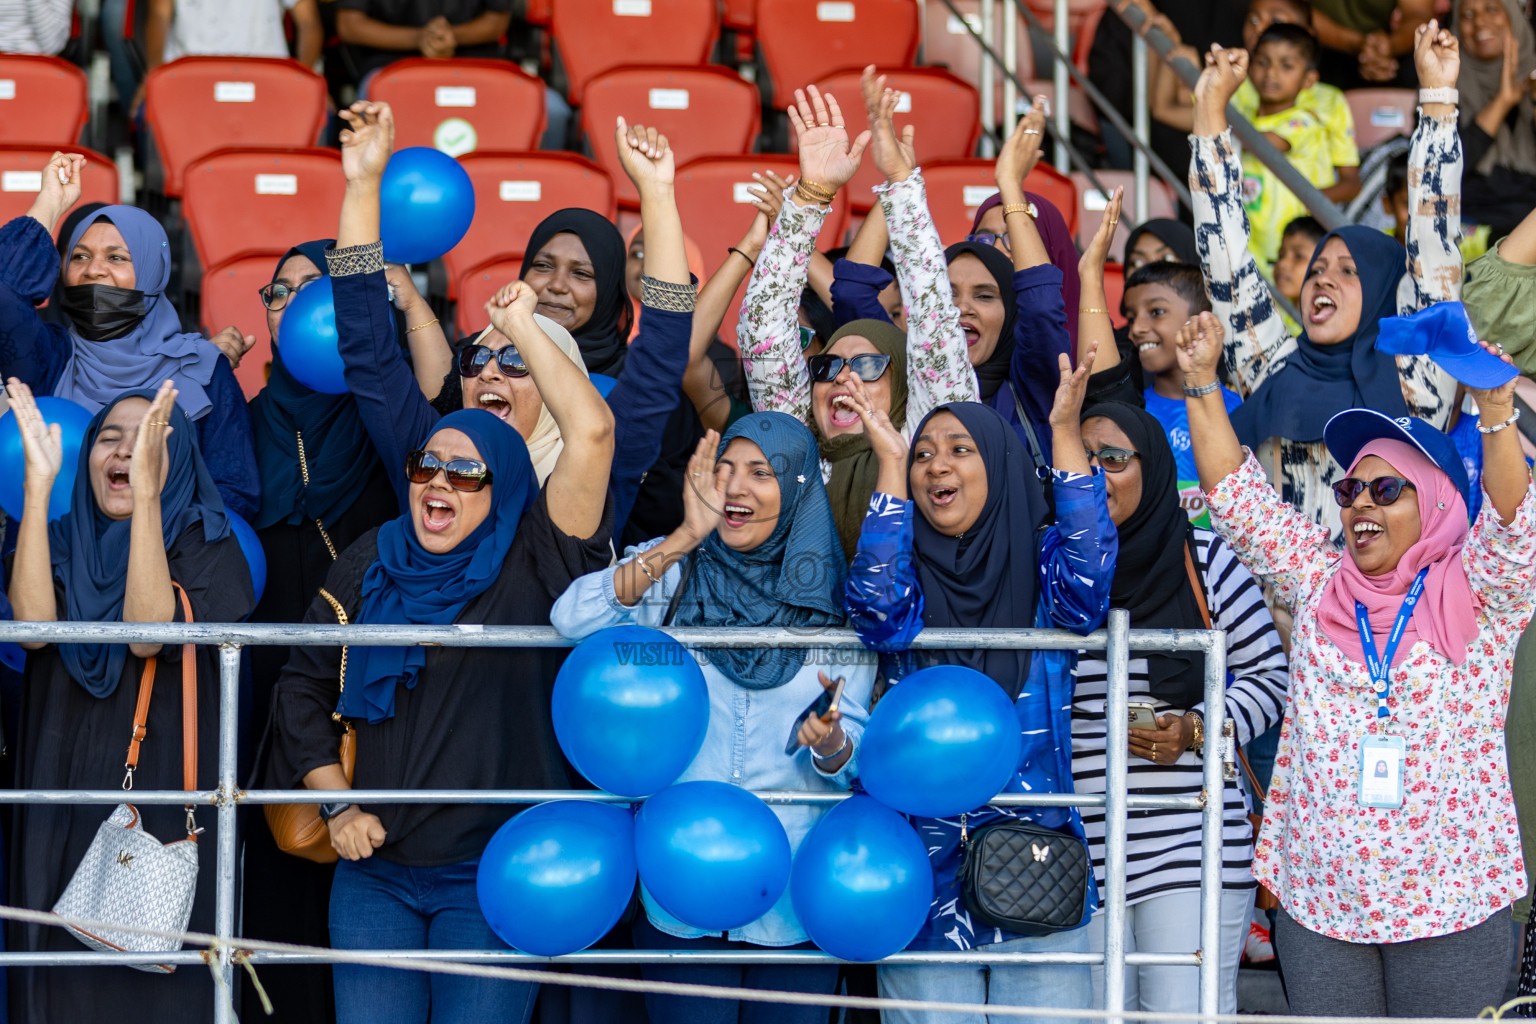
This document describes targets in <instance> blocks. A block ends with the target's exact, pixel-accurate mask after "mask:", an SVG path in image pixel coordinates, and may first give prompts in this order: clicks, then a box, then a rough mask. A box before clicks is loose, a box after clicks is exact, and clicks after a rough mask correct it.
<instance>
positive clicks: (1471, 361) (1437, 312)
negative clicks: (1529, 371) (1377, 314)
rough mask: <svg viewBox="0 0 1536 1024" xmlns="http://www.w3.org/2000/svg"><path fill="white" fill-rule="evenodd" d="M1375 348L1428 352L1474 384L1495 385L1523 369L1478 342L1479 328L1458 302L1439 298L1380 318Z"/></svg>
mask: <svg viewBox="0 0 1536 1024" xmlns="http://www.w3.org/2000/svg"><path fill="white" fill-rule="evenodd" d="M1376 350H1377V351H1378V352H1386V353H1387V354H1389V355H1394V356H1428V357H1429V358H1431V359H1433V360H1434V361H1435V363H1436V364H1438V365H1439V366H1440V367H1441V368H1442V369H1444V370H1445V372H1446V373H1449V374H1450V375H1451V376H1452V377H1455V378H1456V379H1457V380H1459V381H1461V382H1462V383H1463V384H1470V385H1471V386H1472V387H1474V388H1484V389H1487V388H1496V387H1499V386H1500V385H1503V384H1507V383H1509V382H1510V381H1511V380H1513V379H1514V378H1516V377H1518V376H1519V375H1520V371H1519V370H1518V369H1516V368H1515V367H1513V366H1511V365H1510V364H1509V363H1506V362H1505V361H1504V360H1502V359H1500V358H1499V357H1498V356H1496V355H1494V354H1493V353H1491V352H1489V351H1488V350H1487V349H1485V348H1483V346H1482V345H1480V344H1478V342H1477V332H1476V331H1475V330H1473V329H1472V321H1470V320H1468V319H1467V310H1466V307H1465V306H1463V305H1462V304H1461V303H1459V302H1437V303H1435V304H1434V305H1433V306H1429V307H1427V308H1425V309H1421V310H1419V311H1418V312H1417V313H1414V314H1413V315H1412V316H1390V317H1387V318H1386V319H1384V320H1382V321H1381V326H1380V331H1379V333H1378V334H1377V335H1376Z"/></svg>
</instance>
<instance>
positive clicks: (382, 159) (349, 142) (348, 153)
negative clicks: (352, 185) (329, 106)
mask: <svg viewBox="0 0 1536 1024" xmlns="http://www.w3.org/2000/svg"><path fill="white" fill-rule="evenodd" d="M339 113H340V114H341V119H342V120H343V121H345V122H347V127H345V128H343V129H342V130H341V134H340V135H339V136H338V138H339V139H340V141H341V170H342V173H343V174H345V175H346V176H347V181H348V182H365V181H366V182H373V183H377V182H378V181H379V180H380V179H381V178H383V177H384V168H385V167H386V166H387V165H388V164H389V155H390V154H391V153H393V152H394V149H395V115H394V114H393V113H392V112H391V111H390V109H389V104H388V103H367V102H364V101H361V100H359V101H358V102H356V103H354V104H352V106H350V107H348V108H347V109H346V110H342V111H339Z"/></svg>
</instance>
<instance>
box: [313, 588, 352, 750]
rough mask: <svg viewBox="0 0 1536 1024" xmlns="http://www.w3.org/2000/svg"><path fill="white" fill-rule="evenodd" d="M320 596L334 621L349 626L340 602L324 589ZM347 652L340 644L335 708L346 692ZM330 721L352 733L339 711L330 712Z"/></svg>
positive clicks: (346, 647)
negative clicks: (339, 668)
mask: <svg viewBox="0 0 1536 1024" xmlns="http://www.w3.org/2000/svg"><path fill="white" fill-rule="evenodd" d="M320 596H321V597H323V598H324V599H325V603H326V604H328V605H330V606H331V611H333V612H335V613H336V621H337V622H339V623H341V624H342V625H343V626H346V625H349V624H350V620H348V618H347V609H346V608H345V607H343V606H342V603H341V602H340V601H338V600H336V595H334V594H332V593H331V592H330V591H329V590H326V589H325V588H324V587H321V588H320ZM347 650H348V645H346V644H342V645H341V673H340V676H339V678H338V679H337V681H336V706H337V707H340V706H341V695H342V694H344V693H346V692H347ZM331 721H333V722H340V723H341V726H342V728H344V729H346V730H347V731H348V732H351V731H352V723H351V722H347V721H344V720H343V719H342V717H341V712H340V711H332V712H331Z"/></svg>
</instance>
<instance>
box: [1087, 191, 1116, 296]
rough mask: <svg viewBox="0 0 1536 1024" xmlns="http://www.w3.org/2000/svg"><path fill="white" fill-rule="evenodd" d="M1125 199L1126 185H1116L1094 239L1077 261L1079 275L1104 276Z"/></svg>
mask: <svg viewBox="0 0 1536 1024" xmlns="http://www.w3.org/2000/svg"><path fill="white" fill-rule="evenodd" d="M1124 199H1125V187H1124V186H1116V188H1115V194H1114V195H1112V196H1110V199H1109V205H1108V206H1106V207H1105V208H1104V219H1103V220H1101V221H1099V228H1098V230H1097V231H1095V232H1094V233H1093V241H1091V242H1089V243H1088V248H1087V249H1084V250H1083V255H1082V257H1081V258H1080V259H1079V260H1078V261H1077V273H1078V276H1079V277H1084V276H1086V275H1089V274H1096V275H1098V276H1099V277H1103V275H1104V262H1105V261H1106V260H1107V259H1109V243H1110V242H1112V241H1114V238H1115V225H1117V224H1119V223H1120V204H1121V202H1122V201H1123V200H1124Z"/></svg>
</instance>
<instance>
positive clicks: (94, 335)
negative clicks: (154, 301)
mask: <svg viewBox="0 0 1536 1024" xmlns="http://www.w3.org/2000/svg"><path fill="white" fill-rule="evenodd" d="M59 307H60V308H61V309H63V310H64V315H65V316H67V317H69V320H70V323H72V324H74V325H75V330H76V331H79V332H80V337H82V338H84V339H86V340H87V341H111V340H112V339H113V338H121V337H122V336H123V335H125V334H127V333H128V332H129V331H131V330H133V329H134V328H135V327H137V326H139V322H140V321H141V320H143V319H144V314H145V313H146V312H147V310H146V309H145V307H144V293H143V292H141V291H138V290H137V289H134V288H116V287H113V286H112V285H110V284H75V285H66V286H65V287H64V289H63V295H62V297H61V298H60V300H59Z"/></svg>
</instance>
